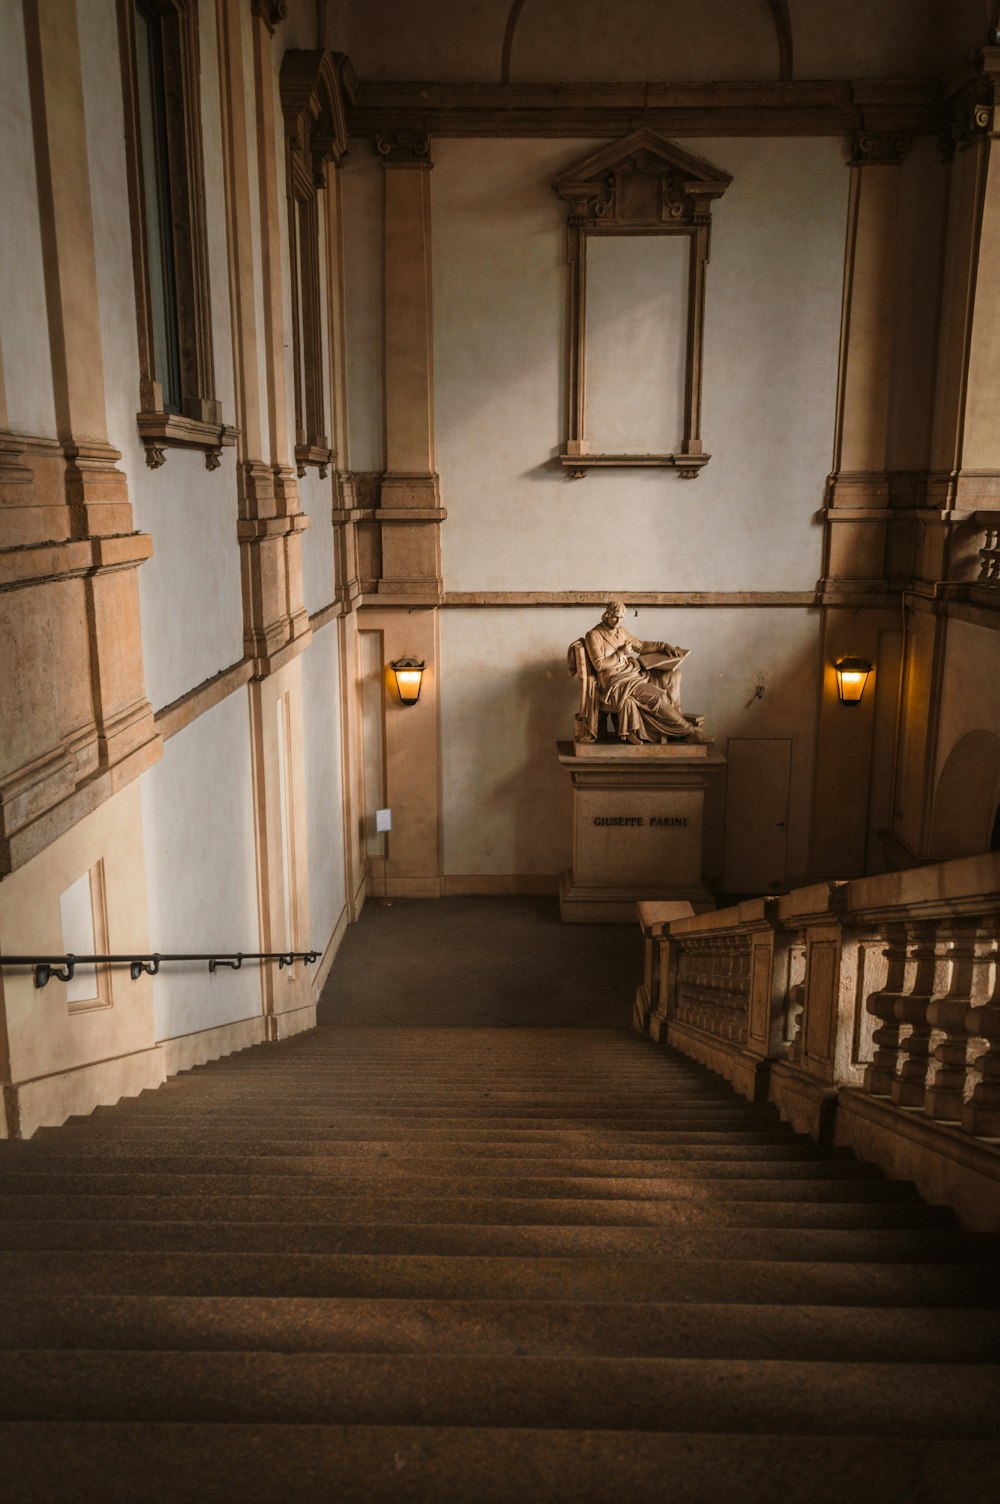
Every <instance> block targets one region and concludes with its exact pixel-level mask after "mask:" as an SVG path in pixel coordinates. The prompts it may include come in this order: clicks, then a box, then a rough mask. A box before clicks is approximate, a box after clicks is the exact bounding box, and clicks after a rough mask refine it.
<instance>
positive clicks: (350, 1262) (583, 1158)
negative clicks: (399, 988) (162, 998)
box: [0, 1028, 1000, 1504]
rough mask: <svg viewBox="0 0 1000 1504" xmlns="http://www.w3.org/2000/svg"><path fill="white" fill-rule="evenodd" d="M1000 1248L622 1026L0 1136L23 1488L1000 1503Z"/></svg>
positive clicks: (265, 1080) (290, 1045)
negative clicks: (21, 1136) (20, 1140)
mask: <svg viewBox="0 0 1000 1504" xmlns="http://www.w3.org/2000/svg"><path fill="white" fill-rule="evenodd" d="M998 1251H1000V1242H998V1240H997V1239H995V1238H992V1237H987V1236H984V1235H973V1234H969V1233H966V1232H963V1231H961V1230H960V1229H958V1228H957V1227H956V1226H955V1225H954V1223H953V1221H952V1219H951V1218H950V1216H949V1215H948V1214H946V1213H944V1212H942V1211H941V1210H940V1209H935V1208H931V1207H928V1206H926V1205H924V1204H923V1203H922V1202H921V1201H919V1200H918V1198H917V1197H916V1196H915V1194H914V1193H913V1191H912V1190H911V1188H910V1187H908V1186H906V1185H901V1184H895V1183H891V1182H888V1181H886V1180H884V1179H883V1178H882V1177H881V1176H880V1175H879V1174H878V1173H877V1172H876V1171H875V1170H873V1169H871V1168H870V1167H867V1166H865V1165H862V1164H859V1163H857V1162H856V1161H855V1160H853V1159H852V1158H850V1157H849V1156H847V1155H845V1154H844V1153H843V1152H841V1151H838V1150H832V1149H824V1148H819V1147H817V1146H816V1145H814V1144H812V1143H811V1142H809V1141H807V1140H805V1139H802V1138H800V1137H797V1136H796V1135H795V1134H793V1133H792V1132H791V1131H790V1130H789V1129H788V1128H787V1127H785V1126H784V1125H782V1124H781V1123H780V1122H779V1121H778V1119H777V1117H776V1116H775V1114H774V1113H773V1111H772V1110H771V1109H769V1108H768V1107H766V1106H762V1105H753V1104H749V1103H746V1102H744V1101H743V1100H741V1099H740V1098H738V1097H736V1096H735V1095H733V1093H732V1092H731V1091H730V1090H729V1088H728V1087H727V1086H725V1085H724V1084H722V1083H721V1082H720V1081H719V1080H718V1079H717V1078H716V1077H714V1076H712V1075H710V1074H709V1073H708V1072H706V1071H703V1070H702V1069H701V1068H700V1067H697V1066H695V1065H693V1064H691V1063H690V1062H688V1061H686V1060H684V1059H682V1058H681V1057H679V1056H674V1055H671V1054H670V1053H669V1052H665V1051H657V1050H654V1049H652V1048H651V1047H650V1046H649V1045H648V1044H643V1043H642V1042H641V1041H639V1040H637V1039H635V1038H633V1037H631V1036H630V1035H628V1034H626V1033H624V1032H622V1031H617V1030H611V1029H606V1030H603V1029H593V1030H590V1029H575V1030H570V1029H565V1030H563V1029H495V1030H494V1029H453V1030H433V1029H415V1030H408V1029H382V1030H374V1029H373V1030H362V1029H358V1030H350V1029H343V1028H341V1029H329V1028H321V1029H318V1030H316V1031H315V1032H313V1033H312V1034H309V1035H301V1036H299V1037H297V1038H295V1039H292V1040H289V1041H287V1042H285V1043H283V1044H280V1045H267V1046H262V1047H259V1048H257V1049H253V1050H248V1051H246V1052H245V1053H243V1054H241V1055H238V1056H233V1057H231V1058H230V1059H228V1060H225V1061H222V1062H218V1063H216V1064H213V1065H211V1066H207V1067H203V1068H200V1069H198V1070H196V1071H193V1072H190V1073H189V1074H187V1075H186V1076H184V1077H179V1078H175V1079H174V1080H173V1081H171V1082H170V1083H169V1084H168V1085H167V1086H166V1087H164V1088H162V1089H161V1090H160V1091H158V1092H155V1093H147V1094H146V1095H144V1096H143V1097H141V1098H139V1099H137V1100H135V1101H132V1102H128V1103H123V1104H121V1105H119V1106H118V1107H114V1108H109V1109H102V1110H100V1111H98V1112H96V1113H94V1114H93V1115H92V1116H91V1117H90V1118H87V1119H85V1120H73V1121H71V1122H70V1123H69V1124H67V1125H66V1126H65V1127H63V1128H60V1129H54V1130H44V1131H42V1132H40V1133H39V1134H37V1135H36V1137H35V1138H34V1139H33V1140H32V1141H31V1142H29V1143H24V1144H6V1145H3V1146H0V1292H2V1293H0V1307H2V1320H0V1344H2V1346H3V1348H4V1354H3V1361H2V1363H0V1497H2V1498H4V1499H10V1500H12V1501H14V1500H16V1501H18V1504H25V1501H36V1500H37V1501H46V1504H50V1501H51V1504H72V1501H86V1504H91V1501H93V1504H97V1501H100V1504H119V1501H123V1504H124V1501H128V1504H133V1501H139V1500H142V1501H161V1500H162V1501H170V1504H177V1501H189V1500H190V1501H192V1504H194V1501H198V1504H206V1501H208V1504H211V1501H220V1504H221V1501H229V1500H234V1501H237V1500H238V1501H241V1504H242V1501H246V1504H255V1501H260V1504H264V1501H267V1504H277V1501H279V1500H280V1501H289V1504H299V1501H302V1504H314V1501H316V1504H318V1501H323V1504H340V1501H365V1504H368V1501H388V1500H392V1501H413V1504H511V1501H517V1504H534V1501H563V1500H565V1501H570V1500H572V1501H574V1504H592V1501H593V1504H597V1501H602V1504H604V1501H607V1504H619V1501H629V1504H645V1501H656V1504H661V1501H668V1500H669V1501H670V1504H688V1501H690V1504H694V1501H697V1504H736V1501H737V1500H738V1501H740V1504H746V1501H757V1500H761V1501H763V1500H767V1501H771V1500H775V1501H779V1500H783V1501H787V1500H800V1499H801V1500H803V1501H805V1500H810V1501H816V1504H826V1501H831V1504H832V1501H833V1500H837V1501H843V1500H844V1499H845V1498H848V1499H851V1500H852V1501H857V1500H863V1499H869V1498H870V1499H873V1500H874V1499H878V1500H879V1501H881V1504H920V1501H927V1504H931V1501H935V1504H939V1501H942V1500H944V1501H950V1500H955V1501H956V1504H957V1501H959V1500H961V1501H962V1504H987V1501H991V1504H993V1501H996V1500H997V1499H998V1498H1000V1444H998V1442H997V1439H996V1438H997V1434H998V1417H1000V1383H998V1376H1000V1368H998V1367H997V1366H994V1365H995V1364H996V1363H997V1359H998V1355H1000V1309H998V1299H997V1288H998V1281H997V1254H998Z"/></svg>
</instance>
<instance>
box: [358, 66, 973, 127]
mask: <svg viewBox="0 0 1000 1504" xmlns="http://www.w3.org/2000/svg"><path fill="white" fill-rule="evenodd" d="M994 50H998V49H994ZM976 79H977V86H978V87H982V76H981V75H978V74H977V75H976ZM956 87H959V85H958V84H957V83H956ZM948 98H949V94H948V92H947V91H946V89H945V88H944V87H943V86H942V84H941V81H940V80H939V79H890V80H874V81H873V80H869V79H860V80H855V81H850V80H819V81H817V80H806V81H802V82H797V81H791V80H789V81H772V82H762V83H714V84H711V83H708V84H706V83H690V84H668V83H651V84H630V83H623V84H614V83H609V84H590V83H587V84H583V83H553V84H510V83H507V84H502V83H455V84H452V83H432V82H420V81H414V82H410V81H408V80H407V81H396V82H392V81H389V82H381V81H373V82H368V83H359V84H358V87H357V93H356V96H355V98H354V100H353V102H352V103H351V105H350V107H349V109H348V118H347V123H348V129H349V131H350V133H351V135H354V136H377V135H378V136H392V135H396V134H400V135H409V136H432V137H433V136H563V137H573V136H580V137H588V136H589V137H595V136H596V137H602V136H604V137H610V136H624V135H627V134H629V133H630V132H632V131H635V130H637V129H639V128H640V127H642V126H647V127H650V128H652V129H654V130H656V131H659V132H661V133H662V134H664V135H667V136H671V137H677V136H726V135H749V136H853V135H855V134H856V133H858V132H870V133H889V134H893V135H923V136H936V135H938V134H939V133H940V132H941V131H942V130H943V129H945V127H946V126H947V125H948V124H949V121H950V111H949V108H948Z"/></svg>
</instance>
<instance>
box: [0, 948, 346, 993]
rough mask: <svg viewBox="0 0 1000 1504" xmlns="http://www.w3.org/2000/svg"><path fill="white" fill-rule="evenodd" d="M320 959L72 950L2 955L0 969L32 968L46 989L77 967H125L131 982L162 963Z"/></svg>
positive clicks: (310, 953) (285, 953) (233, 966)
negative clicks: (103, 953)
mask: <svg viewBox="0 0 1000 1504" xmlns="http://www.w3.org/2000/svg"><path fill="white" fill-rule="evenodd" d="M318 960H319V951H318V950H228V951H214V952H213V951H203V952H198V953H195V954H191V955H180V954H177V953H174V954H170V955H166V954H161V952H159V951H154V952H153V954H152V955H136V954H135V953H132V954H130V955H124V956H75V955H73V953H72V951H70V952H67V954H66V955H64V956H2V955H0V967H6V966H31V967H33V968H34V972H35V986H36V987H46V986H48V984H49V982H50V981H52V980H53V978H54V979H55V980H56V981H57V982H71V981H72V980H73V976H74V973H75V971H76V968H77V967H78V966H127V967H128V969H129V975H130V976H131V978H132V980H133V982H137V981H138V980H139V978H140V977H141V976H142V975H143V973H145V974H146V975H147V976H151V977H155V976H156V974H157V972H158V971H159V969H160V966H161V965H162V964H163V962H164V961H207V962H208V969H209V971H210V972H211V971H215V969H216V967H217V966H228V967H229V969H230V970H231V971H239V969H240V967H241V966H242V965H243V962H244V961H277V963H278V970H279V971H280V970H281V968H282V967H283V966H291V965H292V963H293V962H295V961H308V962H309V963H310V965H311V964H312V963H313V962H315V961H318Z"/></svg>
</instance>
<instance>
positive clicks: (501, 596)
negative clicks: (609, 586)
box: [441, 590, 818, 607]
mask: <svg viewBox="0 0 1000 1504" xmlns="http://www.w3.org/2000/svg"><path fill="white" fill-rule="evenodd" d="M609 600H616V601H617V600H621V601H624V602H625V604H626V606H815V605H816V604H817V603H818V596H817V593H816V591H815V590H446V591H445V593H444V596H443V597H442V600H441V605H442V606H446V607H447V606H461V607H468V606H603V605H604V604H605V603H606V602H607V601H609Z"/></svg>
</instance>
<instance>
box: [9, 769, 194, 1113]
mask: <svg viewBox="0 0 1000 1504" xmlns="http://www.w3.org/2000/svg"><path fill="white" fill-rule="evenodd" d="M142 843H143V820H142V812H141V809H140V800H139V794H138V789H137V786H136V784H134V783H133V784H129V785H128V786H127V787H126V788H124V789H122V790H121V792H120V793H118V794H117V795H116V796H115V797H114V798H113V799H109V800H107V801H106V803H104V804H103V805H101V807H100V809H98V810H96V811H94V812H93V813H92V814H90V815H87V816H86V817H85V818H84V819H82V820H80V821H78V822H77V824H76V825H74V826H73V828H72V829H71V830H69V831H67V832H66V834H65V835H63V836H62V837H60V839H59V840H58V841H54V842H53V843H52V845H51V846H48V847H46V849H45V850H44V851H43V852H41V853H40V854H39V855H38V856H37V857H35V858H34V859H33V860H32V861H30V862H28V863H26V864H25V866H23V867H21V868H20V869H19V870H18V871H17V872H13V873H11V875H10V876H9V877H7V878H5V880H4V882H3V884H2V886H0V950H2V951H4V952H6V954H7V955H17V954H22V955H42V956H44V955H60V954H61V953H62V952H63V929H62V918H61V913H60V901H59V900H60V895H61V894H63V893H65V892H66V891H67V889H69V888H71V887H72V886H73V884H74V883H76V882H78V881H79V879H80V878H81V877H83V876H84V875H85V874H87V873H88V872H89V871H90V869H91V868H92V867H94V866H95V865H96V864H98V863H100V864H101V866H102V877H101V882H100V888H101V892H102V898H103V901H102V905H101V906H102V908H103V910H104V914H103V926H102V927H103V931H104V933H105V934H106V936H107V946H108V952H109V953H110V954H116V953H119V952H122V951H127V950H130V949H132V948H133V947H135V949H137V950H138V951H140V953H145V952H147V951H148V949H149V938H150V936H149V929H148V925H147V918H146V882H145V874H144V872H143V864H142ZM165 948H166V947H164V949H165ZM105 997H106V1004H105V1005H103V1006H96V1007H83V1008H80V1009H73V1008H71V1006H70V1000H69V999H68V998H67V994H66V990H65V987H64V985H63V983H61V982H59V981H50V982H49V984H48V986H47V987H46V988H45V989H44V990H37V989H36V988H35V986H34V983H33V980H32V976H31V973H30V971H28V970H27V969H25V970H24V971H23V972H18V973H15V972H13V971H11V972H5V973H3V975H2V976H0V1074H4V1071H5V1068H6V1079H7V1080H8V1081H12V1082H15V1083H18V1082H25V1081H32V1080H37V1079H38V1078H40V1077H53V1076H57V1075H60V1074H61V1073H64V1072H74V1071H79V1070H81V1069H83V1068H84V1067H86V1066H88V1065H91V1064H93V1063H94V1062H97V1061H108V1062H110V1061H112V1060H114V1059H115V1058H119V1057H124V1056H128V1055H132V1054H135V1053H136V1052H146V1051H149V1050H151V1049H152V1047H153V1045H154V1041H155V1036H154V1032H153V1014H152V1007H151V983H150V979H149V978H147V977H145V976H143V977H141V978H140V979H139V981H137V982H132V981H131V979H130V977H129V974H128V971H127V970H114V971H112V972H111V974H110V977H109V978H108V982H107V988H106V992H105ZM4 1057H6V1058H4ZM143 1084H144V1085H146V1084H149V1082H147V1081H144V1082H143ZM124 1089H125V1088H124V1087H122V1088H121V1089H120V1090H119V1091H117V1092H116V1093H115V1094H114V1095H113V1096H111V1097H110V1098H108V1097H104V1098H102V1100H105V1101H107V1100H111V1101H114V1100H116V1097H117V1096H118V1095H120V1094H121V1090H124ZM53 1091H54V1092H56V1094H57V1088H56V1087H55V1086H53ZM54 1102H55V1097H54V1098H53V1104H54ZM94 1105H95V1102H94V1101H90V1102H89V1104H88V1105H87V1106H85V1107H84V1108H83V1109H82V1110H84V1111H87V1110H89V1107H92V1106H94ZM74 1110H77V1109H75V1108H73V1107H70V1108H69V1111H74ZM63 1116H65V1113H63V1114H59V1113H58V1112H56V1111H54V1110H53V1111H52V1112H51V1113H49V1112H48V1109H44V1110H42V1111H41V1116H40V1119H39V1120H41V1121H48V1122H59V1121H61V1120H62V1117H63ZM26 1131H30V1130H26Z"/></svg>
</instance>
